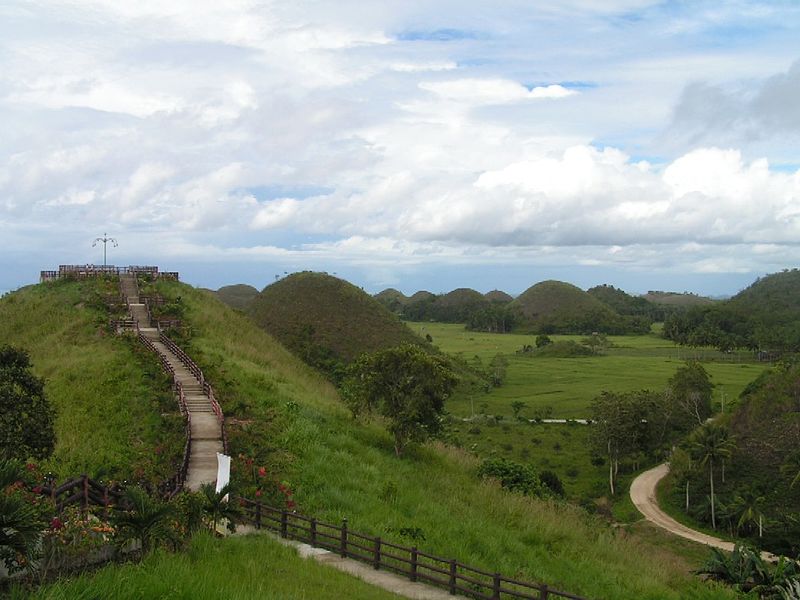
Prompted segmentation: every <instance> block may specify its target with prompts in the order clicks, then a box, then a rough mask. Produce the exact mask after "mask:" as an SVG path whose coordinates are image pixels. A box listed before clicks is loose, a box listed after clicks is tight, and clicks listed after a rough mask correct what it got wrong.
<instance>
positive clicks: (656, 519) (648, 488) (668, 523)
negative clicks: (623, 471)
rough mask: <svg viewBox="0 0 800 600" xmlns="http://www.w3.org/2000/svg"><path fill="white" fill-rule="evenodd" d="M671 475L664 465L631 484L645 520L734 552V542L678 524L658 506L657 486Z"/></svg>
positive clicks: (768, 557)
mask: <svg viewBox="0 0 800 600" xmlns="http://www.w3.org/2000/svg"><path fill="white" fill-rule="evenodd" d="M667 473H669V463H663V464H660V465H658V466H657V467H654V468H652V469H650V470H648V471H645V472H644V473H642V474H640V475H639V476H638V477H636V479H634V480H633V482H632V483H631V492H630V494H631V500H632V501H633V504H634V506H636V508H637V509H639V512H640V513H642V515H644V518H645V519H647V520H648V521H650V522H651V523H653V524H654V525H656V526H658V527H661V528H662V529H666V530H667V531H669V532H670V533H672V534H675V535H678V536H680V537H682V538H686V539H687V540H692V541H693V542H698V543H700V544H706V545H707V546H713V547H715V548H720V549H722V550H727V551H728V552H731V551H733V546H734V544H733V542H726V541H725V540H721V539H719V538H716V537H713V536H710V535H707V534H705V533H703V532H701V531H696V530H694V529H690V528H689V527H687V526H686V525H683V524H681V523H678V522H677V521H676V520H675V519H673V518H672V517H670V516H669V515H668V514H667V513H665V512H664V511H663V510H661V508H659V506H658V500H657V499H656V486H657V485H658V482H659V481H661V480H662V479H663V478H664V477H666V476H667ZM761 558H763V559H764V560H768V561H777V560H778V557H777V556H775V555H774V554H772V553H770V552H762V553H761Z"/></svg>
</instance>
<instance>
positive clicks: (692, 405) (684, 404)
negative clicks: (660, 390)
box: [667, 361, 714, 429]
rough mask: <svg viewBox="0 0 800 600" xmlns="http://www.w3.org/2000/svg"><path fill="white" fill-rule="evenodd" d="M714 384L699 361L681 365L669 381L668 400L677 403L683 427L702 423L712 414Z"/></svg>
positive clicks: (679, 419) (679, 418)
mask: <svg viewBox="0 0 800 600" xmlns="http://www.w3.org/2000/svg"><path fill="white" fill-rule="evenodd" d="M713 389H714V384H713V383H711V378H710V376H709V374H708V371H706V370H705V369H704V368H703V365H701V364H700V363H699V362H697V361H691V362H687V363H686V364H685V365H684V366H682V367H679V368H678V370H677V371H675V374H674V375H673V376H672V377H670V379H669V382H667V396H668V400H669V401H670V402H672V403H674V404H675V407H676V409H677V410H676V412H677V414H678V415H679V417H678V421H679V422H680V423H681V424H682V427H683V429H687V428H688V427H691V426H697V425H702V424H703V423H704V422H705V420H706V419H707V418H708V417H710V416H711V413H712V411H711V393H712V390H713Z"/></svg>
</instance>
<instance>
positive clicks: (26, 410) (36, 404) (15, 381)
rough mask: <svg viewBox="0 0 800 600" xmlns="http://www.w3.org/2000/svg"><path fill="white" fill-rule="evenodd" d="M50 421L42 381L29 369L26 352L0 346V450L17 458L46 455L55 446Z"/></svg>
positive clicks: (28, 359)
mask: <svg viewBox="0 0 800 600" xmlns="http://www.w3.org/2000/svg"><path fill="white" fill-rule="evenodd" d="M53 420H54V412H53V409H52V408H51V406H50V403H49V402H48V401H47V398H46V397H45V395H44V381H43V380H42V379H40V378H38V377H36V376H35V375H34V374H33V373H32V372H31V362H30V357H29V356H28V353H27V352H25V351H24V350H21V349H19V348H15V347H13V346H8V345H6V346H2V347H0V453H2V455H3V457H5V458H18V459H21V460H26V459H28V458H37V459H42V458H46V457H48V456H50V454H52V452H53V446H54V445H55V433H54V430H53Z"/></svg>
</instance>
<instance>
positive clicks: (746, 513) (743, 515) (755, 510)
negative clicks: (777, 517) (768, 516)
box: [731, 488, 764, 537]
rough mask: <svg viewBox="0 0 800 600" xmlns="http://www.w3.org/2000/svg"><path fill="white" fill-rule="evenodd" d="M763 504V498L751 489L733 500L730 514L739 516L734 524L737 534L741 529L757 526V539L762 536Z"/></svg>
mask: <svg viewBox="0 0 800 600" xmlns="http://www.w3.org/2000/svg"><path fill="white" fill-rule="evenodd" d="M763 504H764V496H759V495H758V492H756V491H755V490H754V489H753V488H748V489H746V490H744V491H743V492H742V493H741V494H739V495H738V496H736V498H734V500H733V506H732V507H731V508H732V512H733V513H734V514H735V515H738V516H739V520H738V522H737V523H736V529H737V532H738V530H739V529H740V528H742V527H747V526H749V525H757V526H758V537H762V536H763V534H764V513H763V512H762V511H761V507H762V506H763Z"/></svg>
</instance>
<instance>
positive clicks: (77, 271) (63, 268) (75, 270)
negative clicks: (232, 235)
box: [39, 265, 179, 282]
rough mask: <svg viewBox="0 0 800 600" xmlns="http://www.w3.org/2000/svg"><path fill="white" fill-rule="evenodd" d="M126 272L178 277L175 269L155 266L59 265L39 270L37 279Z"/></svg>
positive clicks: (161, 277) (175, 278)
mask: <svg viewBox="0 0 800 600" xmlns="http://www.w3.org/2000/svg"><path fill="white" fill-rule="evenodd" d="M128 274H135V275H147V276H149V277H152V278H153V279H174V280H176V281H177V280H178V279H179V276H178V272H177V271H159V270H158V267H155V266H140V265H131V266H128V267H116V266H114V265H59V266H58V271H40V272H39V280H40V281H42V282H44V281H54V280H56V279H62V278H73V279H86V278H89V277H105V276H112V277H118V276H119V275H128Z"/></svg>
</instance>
